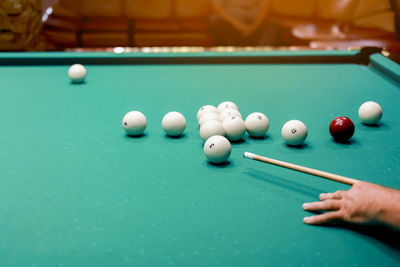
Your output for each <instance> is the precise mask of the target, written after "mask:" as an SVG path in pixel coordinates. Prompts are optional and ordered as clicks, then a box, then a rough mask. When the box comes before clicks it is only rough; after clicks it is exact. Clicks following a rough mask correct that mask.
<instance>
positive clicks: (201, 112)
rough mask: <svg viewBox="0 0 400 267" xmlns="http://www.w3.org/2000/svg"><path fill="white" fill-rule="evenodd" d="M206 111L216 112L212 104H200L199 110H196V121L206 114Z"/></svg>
mask: <svg viewBox="0 0 400 267" xmlns="http://www.w3.org/2000/svg"><path fill="white" fill-rule="evenodd" d="M207 112H217V108H216V107H214V106H212V105H205V106H202V107H201V108H200V109H199V111H197V121H198V120H200V118H201V116H203V115H204V114H206V113H207Z"/></svg>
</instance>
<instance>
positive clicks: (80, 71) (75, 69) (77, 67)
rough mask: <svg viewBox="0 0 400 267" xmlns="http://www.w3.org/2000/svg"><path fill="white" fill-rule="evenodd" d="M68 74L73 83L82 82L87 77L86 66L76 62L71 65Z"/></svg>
mask: <svg viewBox="0 0 400 267" xmlns="http://www.w3.org/2000/svg"><path fill="white" fill-rule="evenodd" d="M68 76H69V78H70V79H71V81H72V82H73V83H81V82H83V81H84V80H85V78H86V68H85V67H84V66H83V65H81V64H74V65H72V66H71V67H69V69H68Z"/></svg>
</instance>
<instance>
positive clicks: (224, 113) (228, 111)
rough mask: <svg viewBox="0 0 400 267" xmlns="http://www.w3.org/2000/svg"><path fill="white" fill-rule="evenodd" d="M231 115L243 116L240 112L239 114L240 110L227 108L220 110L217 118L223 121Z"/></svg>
mask: <svg viewBox="0 0 400 267" xmlns="http://www.w3.org/2000/svg"><path fill="white" fill-rule="evenodd" d="M233 116H236V117H240V118H243V117H242V114H240V112H239V111H238V110H237V109H234V108H227V109H225V110H224V111H222V113H221V114H219V120H220V121H222V122H223V121H224V120H225V119H227V118H229V117H233Z"/></svg>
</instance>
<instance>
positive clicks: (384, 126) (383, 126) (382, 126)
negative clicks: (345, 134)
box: [357, 122, 390, 132]
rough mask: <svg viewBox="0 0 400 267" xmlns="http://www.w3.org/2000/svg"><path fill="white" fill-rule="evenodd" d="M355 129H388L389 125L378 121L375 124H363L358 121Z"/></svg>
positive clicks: (370, 130)
mask: <svg viewBox="0 0 400 267" xmlns="http://www.w3.org/2000/svg"><path fill="white" fill-rule="evenodd" d="M357 130H360V131H363V132H375V131H381V130H383V131H387V130H390V126H389V125H387V124H385V123H383V122H379V123H377V124H364V123H361V122H360V123H358V124H357Z"/></svg>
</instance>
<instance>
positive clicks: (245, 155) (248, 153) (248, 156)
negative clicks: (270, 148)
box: [243, 152, 256, 159]
mask: <svg viewBox="0 0 400 267" xmlns="http://www.w3.org/2000/svg"><path fill="white" fill-rule="evenodd" d="M255 156H256V154H253V153H250V152H244V153H243V158H248V159H254V157H255Z"/></svg>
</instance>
